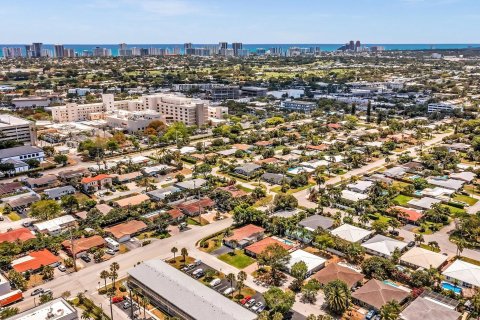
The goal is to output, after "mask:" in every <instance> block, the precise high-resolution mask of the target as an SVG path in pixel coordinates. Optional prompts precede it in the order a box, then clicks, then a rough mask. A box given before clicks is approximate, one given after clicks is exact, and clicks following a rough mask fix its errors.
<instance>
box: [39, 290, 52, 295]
mask: <svg viewBox="0 0 480 320" xmlns="http://www.w3.org/2000/svg"><path fill="white" fill-rule="evenodd" d="M48 294H52V290H51V289H44V290H43V292H42V293H41V294H40V295H41V296H43V295H48Z"/></svg>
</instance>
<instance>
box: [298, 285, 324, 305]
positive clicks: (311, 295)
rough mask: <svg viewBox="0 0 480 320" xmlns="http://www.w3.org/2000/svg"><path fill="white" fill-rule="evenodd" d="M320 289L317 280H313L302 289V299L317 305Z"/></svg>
mask: <svg viewBox="0 0 480 320" xmlns="http://www.w3.org/2000/svg"><path fill="white" fill-rule="evenodd" d="M320 288H321V284H320V282H318V280H317V279H311V280H310V281H308V282H307V283H306V284H305V285H304V286H303V287H302V299H303V300H304V301H307V302H309V303H312V304H313V303H315V301H316V300H317V293H318V291H319V290H320Z"/></svg>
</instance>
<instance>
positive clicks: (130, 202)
mask: <svg viewBox="0 0 480 320" xmlns="http://www.w3.org/2000/svg"><path fill="white" fill-rule="evenodd" d="M144 201H150V197H149V196H148V195H146V194H137V195H134V196H131V197H128V198H123V199H120V200H117V201H115V202H114V203H115V205H116V206H118V207H120V208H126V207H133V206H138V205H139V204H142V202H144Z"/></svg>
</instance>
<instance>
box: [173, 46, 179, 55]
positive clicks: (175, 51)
mask: <svg viewBox="0 0 480 320" xmlns="http://www.w3.org/2000/svg"><path fill="white" fill-rule="evenodd" d="M173 54H174V55H179V54H180V48H179V47H175V48H173Z"/></svg>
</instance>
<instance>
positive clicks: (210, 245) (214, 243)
mask: <svg viewBox="0 0 480 320" xmlns="http://www.w3.org/2000/svg"><path fill="white" fill-rule="evenodd" d="M222 240H223V233H222V234H220V235H218V236H216V237H213V238H210V239H208V240H205V241H203V243H202V245H200V250H202V251H205V252H212V251H215V250H217V249H218V248H220V247H221V246H222Z"/></svg>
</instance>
